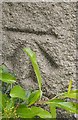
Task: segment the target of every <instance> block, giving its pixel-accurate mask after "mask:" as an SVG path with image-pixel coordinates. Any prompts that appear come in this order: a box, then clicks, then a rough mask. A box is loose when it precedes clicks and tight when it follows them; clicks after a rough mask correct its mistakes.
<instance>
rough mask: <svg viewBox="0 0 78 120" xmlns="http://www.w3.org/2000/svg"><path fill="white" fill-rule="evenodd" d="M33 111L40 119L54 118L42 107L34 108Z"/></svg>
mask: <svg viewBox="0 0 78 120" xmlns="http://www.w3.org/2000/svg"><path fill="white" fill-rule="evenodd" d="M31 111H32V112H33V111H34V113H35V116H39V117H40V118H52V116H51V114H50V113H49V112H48V111H46V110H44V109H42V108H40V107H35V106H33V107H32V108H31Z"/></svg>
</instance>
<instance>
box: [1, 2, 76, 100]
mask: <svg viewBox="0 0 78 120" xmlns="http://www.w3.org/2000/svg"><path fill="white" fill-rule="evenodd" d="M2 8H3V20H2V22H3V46H2V50H3V62H4V63H5V64H6V65H7V66H8V67H9V68H10V69H12V70H14V71H15V73H16V75H17V78H18V81H19V82H20V83H21V84H22V85H23V87H24V88H26V89H28V88H34V89H37V88H38V85H37V80H36V77H35V74H34V71H33V68H32V65H31V62H30V60H29V58H28V56H27V55H26V54H25V53H24V52H23V51H22V48H23V47H30V48H31V49H32V50H33V51H35V52H36V55H37V61H38V64H39V68H40V71H41V75H42V78H43V91H44V96H46V97H48V98H52V97H53V96H54V95H55V94H57V93H59V92H62V91H65V90H67V86H68V82H69V80H70V79H73V88H75V87H76V67H75V63H76V61H75V60H76V40H75V34H76V15H75V12H76V3H63V2H62V3H46V2H43V3H41V2H37V3H30V2H29V3H28V2H27V3H23V2H22V3H9V2H8V3H3V6H2Z"/></svg>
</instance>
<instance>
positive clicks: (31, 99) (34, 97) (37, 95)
mask: <svg viewBox="0 0 78 120" xmlns="http://www.w3.org/2000/svg"><path fill="white" fill-rule="evenodd" d="M39 98H40V91H39V90H36V91H34V92H32V93H31V95H30V96H29V98H28V106H30V105H32V104H34V103H35V102H36V101H37V100H39Z"/></svg>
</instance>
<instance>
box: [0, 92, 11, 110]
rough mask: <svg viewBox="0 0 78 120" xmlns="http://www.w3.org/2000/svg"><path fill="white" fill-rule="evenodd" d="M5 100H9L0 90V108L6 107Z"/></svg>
mask: <svg viewBox="0 0 78 120" xmlns="http://www.w3.org/2000/svg"><path fill="white" fill-rule="evenodd" d="M7 101H9V98H8V97H7V95H5V94H2V92H1V91H0V109H4V108H5V107H6V104H7Z"/></svg>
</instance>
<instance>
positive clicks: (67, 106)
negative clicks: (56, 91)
mask: <svg viewBox="0 0 78 120" xmlns="http://www.w3.org/2000/svg"><path fill="white" fill-rule="evenodd" d="M46 104H52V105H53V106H55V107H58V108H62V109H64V110H66V111H68V112H70V113H77V114H78V104H76V103H73V102H65V101H63V100H60V99H54V100H50V101H48V102H46Z"/></svg>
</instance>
